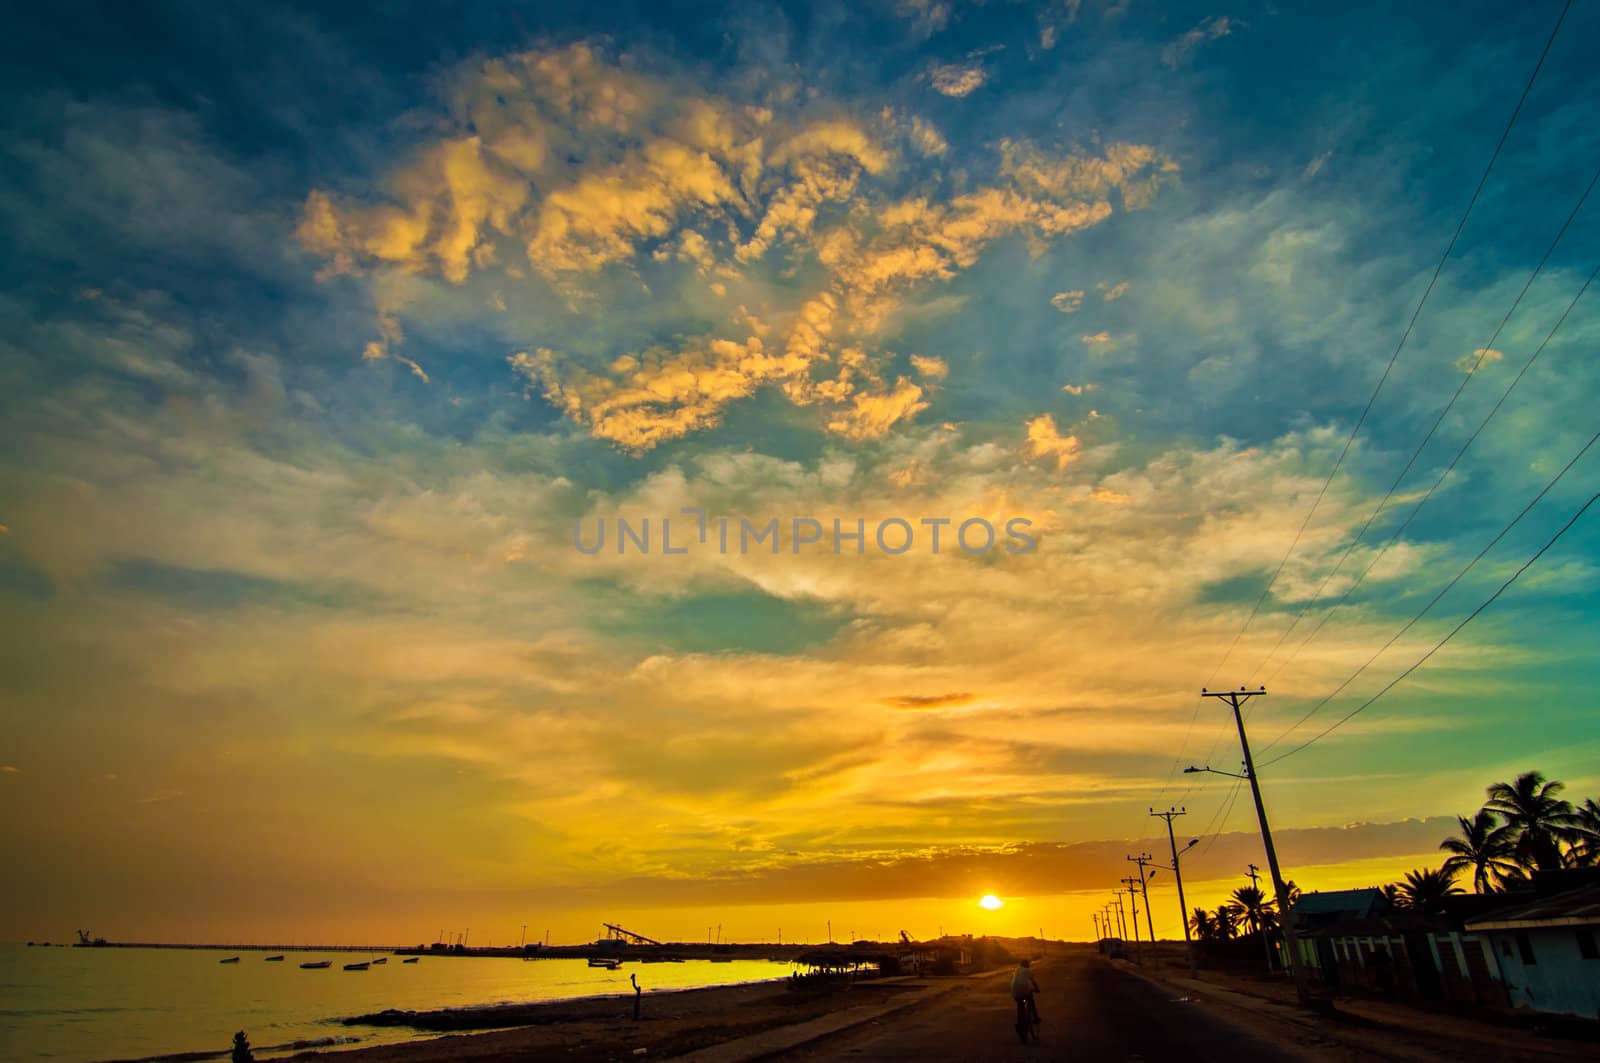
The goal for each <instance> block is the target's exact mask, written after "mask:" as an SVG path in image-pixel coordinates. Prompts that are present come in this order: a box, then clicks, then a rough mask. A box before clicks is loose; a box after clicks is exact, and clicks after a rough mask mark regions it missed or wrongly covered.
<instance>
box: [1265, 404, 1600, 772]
mask: <svg viewBox="0 0 1600 1063" xmlns="http://www.w3.org/2000/svg"><path fill="white" fill-rule="evenodd" d="M1595 439H1600V433H1596V434H1595V436H1594V437H1592V438H1591V439H1590V440H1589V443H1590V444H1592V443H1593V442H1594V441H1595ZM1583 449H1584V450H1588V449H1589V447H1588V445H1587V444H1586V445H1585V446H1584V448H1583ZM1574 460H1576V459H1574ZM1568 468H1571V466H1570V465H1569V466H1568ZM1564 471H1565V470H1563V472H1564ZM1597 500H1600V492H1596V493H1594V494H1592V495H1590V496H1589V500H1588V501H1587V502H1585V503H1584V504H1583V505H1581V506H1579V507H1578V510H1577V512H1575V513H1573V514H1572V516H1571V517H1569V518H1568V519H1567V522H1566V523H1565V524H1563V525H1562V526H1561V528H1560V530H1558V531H1557V532H1556V533H1555V534H1554V535H1552V536H1551V537H1550V538H1549V539H1548V540H1546V541H1545V544H1544V545H1543V546H1541V547H1539V549H1538V551H1537V552H1536V553H1535V554H1534V555H1533V556H1532V557H1530V558H1528V560H1526V561H1524V562H1523V563H1522V567H1521V568H1519V569H1517V570H1516V571H1515V572H1513V573H1512V574H1511V575H1510V577H1509V578H1507V579H1506V581H1505V582H1504V583H1502V584H1500V586H1499V587H1498V588H1496V589H1495V592H1494V593H1493V594H1491V595H1489V597H1488V598H1485V599H1484V600H1483V602H1482V603H1481V604H1479V606H1478V607H1477V608H1476V609H1474V610H1473V611H1472V612H1470V613H1468V614H1467V615H1466V617H1465V618H1463V619H1462V621H1461V622H1460V623H1459V624H1457V625H1456V626H1455V627H1453V628H1451V629H1450V632H1449V633H1448V634H1447V635H1445V637H1444V638H1442V639H1440V640H1439V641H1438V642H1436V643H1434V644H1433V646H1432V648H1430V649H1429V650H1428V652H1427V653H1424V654H1423V655H1422V656H1421V657H1418V658H1417V659H1416V661H1414V662H1412V664H1411V666H1410V667H1408V668H1407V669H1406V670H1405V671H1403V672H1401V673H1400V674H1399V675H1397V676H1395V677H1394V678H1393V679H1391V680H1389V682H1388V683H1387V684H1385V686H1384V687H1383V689H1382V690H1379V691H1378V692H1377V693H1376V694H1374V695H1372V697H1370V698H1368V699H1367V700H1366V701H1363V702H1362V703H1361V704H1360V705H1357V706H1356V707H1355V708H1353V709H1351V710H1350V711H1349V712H1347V713H1345V714H1344V716H1342V717H1340V718H1339V719H1338V720H1336V721H1335V722H1334V723H1332V724H1330V725H1329V726H1327V727H1325V728H1323V730H1321V731H1320V732H1318V733H1317V734H1315V735H1313V736H1312V737H1310V738H1309V739H1307V740H1306V741H1304V742H1302V743H1300V744H1299V745H1297V746H1295V747H1294V748H1293V749H1291V750H1289V751H1288V752H1286V753H1280V754H1278V755H1277V756H1276V757H1273V758H1272V759H1271V760H1269V761H1267V763H1266V764H1264V765H1262V766H1263V767H1266V766H1267V765H1271V764H1276V763H1278V762H1279V761H1281V760H1287V759H1288V758H1290V757H1292V756H1294V755H1295V754H1296V753H1299V752H1301V751H1302V750H1305V749H1308V748H1310V747H1311V746H1313V745H1315V744H1316V743H1317V742H1319V741H1321V740H1322V739H1324V738H1326V737H1327V736H1328V735H1330V734H1332V733H1333V732H1334V731H1337V730H1338V729H1339V728H1341V727H1343V726H1344V725H1345V724H1346V723H1349V722H1350V721H1351V720H1352V719H1354V718H1355V717H1356V716H1358V715H1359V714H1361V713H1362V712H1364V711H1366V709H1367V707H1368V706H1370V705H1372V703H1373V702H1375V701H1377V700H1378V699H1379V698H1381V697H1383V696H1384V695H1385V694H1387V693H1388V692H1389V691H1391V690H1393V689H1394V688H1395V687H1396V686H1397V685H1398V684H1399V683H1400V681H1401V680H1403V679H1405V678H1406V677H1407V676H1408V675H1410V674H1411V673H1412V672H1415V671H1416V670H1417V669H1418V668H1421V667H1422V665H1423V664H1424V662H1426V661H1427V660H1428V658H1430V657H1432V656H1433V655H1434V654H1435V653H1437V652H1439V650H1440V649H1441V648H1442V647H1443V646H1444V644H1445V643H1447V642H1449V641H1450V640H1451V639H1453V638H1455V636H1456V633H1457V632H1459V631H1460V630H1461V629H1462V628H1464V627H1466V626H1467V625H1468V624H1470V623H1472V621H1473V620H1475V619H1477V617H1478V614H1480V613H1482V612H1483V611H1484V610H1485V609H1487V608H1489V606H1491V605H1493V604H1494V602H1495V600H1496V599H1498V598H1499V597H1500V595H1502V594H1504V593H1505V591H1506V588H1508V587H1510V586H1511V585H1512V584H1513V583H1515V582H1516V581H1517V579H1518V577H1520V576H1521V575H1522V574H1523V573H1524V572H1526V571H1528V569H1530V568H1532V567H1533V564H1534V562H1536V561H1538V560H1539V559H1540V558H1541V557H1543V556H1544V555H1545V552H1546V551H1548V550H1549V549H1550V548H1551V547H1552V546H1554V545H1555V544H1556V542H1557V541H1558V540H1559V539H1560V538H1561V537H1562V536H1563V535H1565V534H1566V533H1567V532H1568V531H1569V530H1570V529H1571V528H1572V526H1573V525H1574V524H1577V523H1578V520H1579V518H1581V517H1582V516H1583V515H1584V514H1585V513H1587V512H1588V511H1589V507H1590V506H1592V505H1594V504H1595V502H1596V501H1597ZM1480 556H1481V555H1480Z"/></svg>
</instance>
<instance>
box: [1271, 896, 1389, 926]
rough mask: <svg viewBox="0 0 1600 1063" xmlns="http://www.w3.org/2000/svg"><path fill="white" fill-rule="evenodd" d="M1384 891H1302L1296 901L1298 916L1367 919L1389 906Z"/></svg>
mask: <svg viewBox="0 0 1600 1063" xmlns="http://www.w3.org/2000/svg"><path fill="white" fill-rule="evenodd" d="M1388 905H1389V902H1388V901H1386V900H1384V897H1383V891H1382V890H1378V889H1360V890H1324V891H1322V892H1320V893H1302V894H1301V895H1300V899H1299V900H1297V901H1295V902H1294V913H1295V915H1297V916H1312V915H1316V916H1350V917H1353V918H1357V919H1366V918H1369V917H1370V916H1372V915H1373V914H1375V913H1376V912H1378V911H1381V910H1383V909H1385V908H1387V907H1388Z"/></svg>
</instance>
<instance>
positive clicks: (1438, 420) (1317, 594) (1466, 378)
mask: <svg viewBox="0 0 1600 1063" xmlns="http://www.w3.org/2000/svg"><path fill="white" fill-rule="evenodd" d="M1597 181H1600V169H1596V170H1595V172H1594V176H1593V177H1591V178H1589V184H1588V185H1587V186H1586V187H1585V188H1584V190H1583V195H1581V196H1579V197H1578V202H1577V203H1576V204H1575V205H1574V206H1573V208H1572V210H1571V212H1570V213H1568V214H1567V218H1566V220H1565V221H1563V222H1562V223H1561V228H1560V229H1559V230H1558V231H1557V232H1556V235H1555V239H1553V240H1551V241H1550V246H1549V247H1547V248H1546V249H1545V252H1544V256H1543V257H1542V258H1540V259H1539V264H1538V265H1537V266H1535V267H1534V269H1533V272H1532V273H1530V274H1529V275H1528V280H1527V283H1525V284H1524V285H1523V286H1522V290H1521V291H1520V292H1518V293H1517V297H1516V299H1514V300H1512V303H1511V307H1510V309H1508V310H1507V311H1506V312H1505V315H1504V316H1503V317H1501V318H1500V323H1499V324H1498V325H1496V326H1495V329H1494V334H1493V335H1491V336H1490V337H1489V339H1488V340H1487V341H1486V342H1485V343H1484V345H1483V346H1482V347H1480V348H1479V349H1478V358H1477V360H1476V361H1475V362H1473V364H1472V367H1471V368H1470V369H1468V370H1467V371H1466V372H1465V373H1464V374H1463V375H1462V377H1461V382H1460V383H1459V384H1457V385H1456V390H1455V393H1454V394H1452V395H1451V396H1450V401H1449V402H1447V403H1445V405H1444V408H1443V409H1441V410H1440V411H1439V415H1438V416H1437V417H1435V418H1434V419H1433V424H1432V425H1430V426H1429V428H1428V432H1427V434H1426V435H1424V436H1423V437H1422V442H1420V443H1418V444H1417V446H1416V449H1415V450H1413V451H1412V452H1411V457H1410V458H1408V459H1407V460H1406V464H1405V467H1404V468H1403V469H1401V470H1400V473H1399V475H1397V476H1396V477H1395V478H1394V482H1393V483H1391V484H1390V485H1389V489H1388V490H1387V491H1385V492H1384V495H1383V497H1382V498H1381V499H1379V500H1378V505H1377V507H1376V508H1374V509H1373V511H1372V512H1371V513H1370V514H1368V515H1367V520H1366V523H1365V524H1363V525H1361V530H1360V531H1358V532H1357V533H1356V535H1355V538H1353V539H1351V540H1350V543H1349V545H1347V546H1346V547H1345V548H1344V551H1343V553H1341V554H1340V555H1339V560H1338V561H1337V562H1336V563H1335V564H1334V566H1333V568H1332V569H1330V570H1329V571H1328V573H1327V575H1325V576H1323V577H1322V582H1321V583H1319V584H1317V589H1316V590H1315V591H1314V592H1313V593H1312V595H1311V597H1310V599H1308V600H1307V601H1306V603H1305V604H1304V605H1302V606H1301V607H1300V609H1299V611H1298V612H1296V613H1295V615H1294V619H1293V620H1292V621H1290V622H1289V626H1288V627H1286V628H1284V629H1283V633H1282V634H1281V635H1279V636H1278V641H1277V642H1275V643H1274V644H1273V646H1272V649H1271V650H1269V651H1267V655H1266V656H1265V657H1263V658H1262V659H1261V663H1260V664H1258V665H1256V667H1255V669H1254V671H1252V672H1251V673H1250V676H1249V680H1248V681H1247V683H1246V685H1248V683H1249V682H1253V681H1254V680H1255V677H1256V674H1257V673H1259V672H1260V671H1261V669H1262V668H1265V667H1266V665H1267V662H1268V661H1270V660H1272V657H1273V654H1275V653H1277V652H1278V650H1279V649H1280V648H1282V646H1283V643H1284V640H1285V639H1287V638H1288V637H1289V633H1290V632H1291V631H1293V630H1294V629H1295V627H1296V626H1297V625H1298V624H1299V623H1300V619H1301V618H1302V617H1303V616H1305V615H1306V611H1307V610H1309V609H1310V608H1311V607H1312V606H1314V605H1316V603H1317V602H1318V601H1319V600H1321V598H1322V591H1323V589H1324V588H1325V587H1327V585H1328V582H1329V581H1330V580H1332V579H1333V577H1334V576H1336V575H1338V573H1339V570H1340V569H1341V568H1343V567H1344V563H1345V562H1346V561H1347V560H1349V558H1350V555H1351V554H1352V553H1353V552H1354V551H1355V548H1356V546H1357V545H1359V544H1360V542H1361V540H1362V538H1363V537H1365V536H1366V534H1367V532H1368V530H1370V529H1371V527H1372V523H1373V521H1375V520H1377V519H1378V514H1380V513H1382V512H1383V509H1384V507H1385V506H1387V505H1388V504H1389V500H1390V499H1391V498H1393V497H1394V493H1395V491H1396V490H1398V489H1399V487H1400V485H1401V484H1402V483H1404V482H1405V478H1406V476H1407V475H1408V474H1409V473H1410V472H1411V469H1412V467H1413V466H1414V465H1416V463H1417V459H1418V458H1419V457H1421V456H1422V452H1423V450H1425V449H1426V448H1427V446H1428V443H1429V442H1430V441H1432V439H1433V437H1434V434H1435V433H1436V432H1438V430H1439V426H1440V425H1441V424H1443V423H1444V419H1445V418H1446V417H1448V416H1449V415H1450V411H1451V410H1453V409H1455V405H1456V401H1457V400H1458V399H1460V398H1461V393H1462V392H1464V391H1465V390H1466V389H1467V384H1469V383H1470V382H1471V381H1472V379H1473V377H1475V376H1476V375H1477V373H1478V369H1479V368H1480V367H1481V366H1482V365H1483V360H1484V359H1485V358H1486V357H1488V354H1489V351H1490V350H1491V349H1492V348H1493V347H1494V345H1495V343H1496V342H1497V341H1498V340H1499V339H1500V333H1501V332H1503V331H1504V330H1505V327H1506V325H1507V324H1508V323H1509V322H1510V321H1511V317H1512V315H1513V314H1515V313H1516V312H1517V307H1519V306H1521V305H1522V300H1523V298H1524V297H1526V296H1527V294H1528V290H1529V289H1530V288H1532V287H1533V283H1534V281H1536V280H1537V279H1538V278H1539V274H1541V273H1542V272H1544V267H1545V264H1546V263H1548V262H1549V261H1550V256H1551V255H1553V254H1554V253H1555V250H1556V247H1557V245H1559V244H1560V243H1561V240H1562V238H1563V237H1565V236H1566V234H1567V230H1568V229H1569V228H1570V227H1571V226H1572V222H1573V220H1574V219H1575V218H1577V216H1578V212H1579V211H1581V210H1582V209H1583V205H1584V203H1586V202H1588V199H1589V193H1591V192H1592V191H1594V186H1595V183H1596V182H1597ZM1585 287H1588V286H1587V285H1585ZM1578 294H1579V295H1582V294H1583V293H1582V292H1581V291H1580V292H1579V293H1578ZM1569 309H1570V307H1569ZM1565 319H1566V315H1564V314H1563V315H1562V320H1565ZM1558 327H1559V325H1558ZM1540 350H1543V346H1542V345H1541V347H1540ZM1534 357H1535V358H1537V357H1538V355H1537V354H1535V355H1534ZM1530 364H1531V361H1530ZM1517 379H1518V380H1521V379H1522V376H1521V374H1518V376H1517ZM1512 386H1513V387H1515V386H1516V385H1515V382H1513V384H1512ZM1509 393H1510V390H1509V389H1507V394H1509ZM1501 401H1502V402H1503V401H1504V396H1502V398H1501ZM1499 409H1500V404H1499V403H1496V404H1495V410H1496V411H1498V410H1499ZM1489 416H1490V417H1493V416H1494V414H1493V413H1492V412H1491V413H1490V415H1489ZM1484 423H1485V424H1487V423H1488V419H1487V418H1485V420H1484ZM1481 430H1482V425H1480V426H1479V431H1481ZM1474 438H1476V433H1474ZM1469 445H1470V444H1469ZM1463 449H1465V448H1463ZM1457 457H1458V458H1459V457H1460V455H1459V453H1458V454H1457ZM1452 466H1453V463H1452ZM1302 645H1304V644H1303V643H1302Z"/></svg>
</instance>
